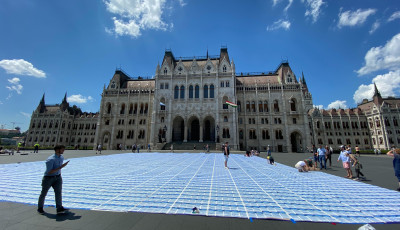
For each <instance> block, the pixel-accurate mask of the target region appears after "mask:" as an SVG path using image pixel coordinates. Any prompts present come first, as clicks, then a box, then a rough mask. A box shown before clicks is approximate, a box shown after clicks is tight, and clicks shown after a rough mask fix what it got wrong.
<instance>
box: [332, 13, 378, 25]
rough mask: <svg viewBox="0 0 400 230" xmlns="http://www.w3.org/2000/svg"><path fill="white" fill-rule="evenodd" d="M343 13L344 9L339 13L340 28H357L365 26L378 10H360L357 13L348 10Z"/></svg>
mask: <svg viewBox="0 0 400 230" xmlns="http://www.w3.org/2000/svg"><path fill="white" fill-rule="evenodd" d="M341 11H342V9H340V13H339V23H338V27H339V28H341V27H343V26H356V25H361V24H363V23H364V22H365V21H366V20H367V18H368V17H369V16H371V15H373V14H375V12H376V9H366V10H361V9H358V10H356V11H350V10H348V11H345V12H341Z"/></svg>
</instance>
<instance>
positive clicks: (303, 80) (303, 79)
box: [301, 71, 307, 85]
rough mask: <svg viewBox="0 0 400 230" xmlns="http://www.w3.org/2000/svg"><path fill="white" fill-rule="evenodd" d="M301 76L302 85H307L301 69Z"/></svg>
mask: <svg viewBox="0 0 400 230" xmlns="http://www.w3.org/2000/svg"><path fill="white" fill-rule="evenodd" d="M301 76H302V79H301V82H302V83H303V84H304V85H307V82H306V79H305V78H304V73H303V71H301Z"/></svg>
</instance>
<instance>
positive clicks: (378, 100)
mask: <svg viewBox="0 0 400 230" xmlns="http://www.w3.org/2000/svg"><path fill="white" fill-rule="evenodd" d="M374 88H375V91H374V96H373V97H372V100H373V101H374V103H375V105H378V106H379V105H382V103H383V99H382V96H381V93H380V92H379V90H378V87H376V84H375V83H374Z"/></svg>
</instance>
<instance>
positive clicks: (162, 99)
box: [160, 98, 165, 110]
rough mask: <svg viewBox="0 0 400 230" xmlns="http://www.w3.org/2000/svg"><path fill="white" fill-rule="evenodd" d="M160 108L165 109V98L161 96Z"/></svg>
mask: <svg viewBox="0 0 400 230" xmlns="http://www.w3.org/2000/svg"><path fill="white" fill-rule="evenodd" d="M160 110H165V98H161V100H160Z"/></svg>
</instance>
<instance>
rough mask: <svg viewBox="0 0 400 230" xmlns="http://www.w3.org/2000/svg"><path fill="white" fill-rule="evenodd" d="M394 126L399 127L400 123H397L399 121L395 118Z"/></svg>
mask: <svg viewBox="0 0 400 230" xmlns="http://www.w3.org/2000/svg"><path fill="white" fill-rule="evenodd" d="M393 125H394V126H398V125H399V123H397V119H396V118H395V117H393Z"/></svg>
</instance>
